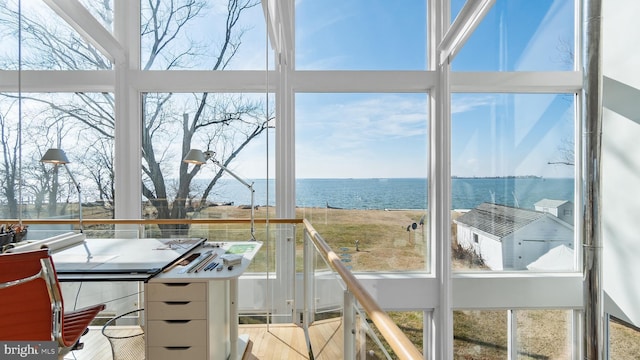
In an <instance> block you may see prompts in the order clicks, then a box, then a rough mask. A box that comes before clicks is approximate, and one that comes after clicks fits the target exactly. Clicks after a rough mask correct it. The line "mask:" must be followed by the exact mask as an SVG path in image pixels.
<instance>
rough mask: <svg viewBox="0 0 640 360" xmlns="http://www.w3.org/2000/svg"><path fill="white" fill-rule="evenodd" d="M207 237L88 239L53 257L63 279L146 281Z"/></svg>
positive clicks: (57, 271)
mask: <svg viewBox="0 0 640 360" xmlns="http://www.w3.org/2000/svg"><path fill="white" fill-rule="evenodd" d="M205 241H206V239H202V238H197V239H194V238H184V239H86V240H85V242H84V244H82V243H81V244H78V245H76V246H73V247H71V248H68V249H65V250H62V251H59V252H56V253H54V254H53V255H52V257H53V263H54V264H55V267H56V273H57V274H58V279H59V280H60V281H144V282H146V281H148V280H149V279H150V278H152V277H153V276H155V275H156V274H158V273H159V272H160V271H162V270H164V269H166V268H167V267H168V266H170V265H171V264H172V263H174V262H175V261H177V260H178V259H179V258H180V257H181V256H183V255H184V254H186V253H188V252H189V251H192V250H193V249H195V248H197V247H199V246H201V245H202V244H203V243H204V242H205ZM83 245H86V247H85V246H83ZM89 254H91V256H90V257H89V256H88V255H89Z"/></svg>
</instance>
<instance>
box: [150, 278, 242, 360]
mask: <svg viewBox="0 0 640 360" xmlns="http://www.w3.org/2000/svg"><path fill="white" fill-rule="evenodd" d="M178 280H179V281H178ZM228 299H229V289H228V283H227V282H226V281H215V280H213V281H206V280H205V281H202V280H200V281H198V280H194V281H190V282H185V281H184V279H177V280H175V281H170V279H151V280H150V281H149V282H148V283H147V284H145V310H146V330H145V331H146V347H147V359H149V360H165V359H172V360H173V359H193V360H198V359H203V360H204V359H226V358H227V357H228V356H229V349H230V331H229V330H230V326H234V325H231V324H230V319H229V312H230V311H229V301H228ZM236 321H237V320H236ZM236 326H237V325H236Z"/></svg>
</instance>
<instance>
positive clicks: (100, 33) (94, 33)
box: [43, 0, 125, 63]
mask: <svg viewBox="0 0 640 360" xmlns="http://www.w3.org/2000/svg"><path fill="white" fill-rule="evenodd" d="M43 1H44V3H45V4H47V6H49V7H50V8H51V9H52V10H53V11H55V13H56V14H58V16H60V17H61V18H62V19H63V20H64V21H66V22H67V23H68V24H69V25H70V26H71V27H72V28H73V29H75V30H76V31H77V32H78V34H80V36H82V37H83V38H84V39H85V40H86V41H88V42H89V43H91V45H93V46H94V47H95V48H96V49H98V50H99V51H100V52H102V54H104V56H106V57H107V58H108V59H109V60H111V62H113V63H119V62H122V61H124V59H125V56H124V49H123V48H122V46H121V45H120V43H119V42H118V40H117V39H116V38H115V37H114V36H113V35H112V34H111V33H110V32H109V31H108V30H107V29H105V28H104V26H102V24H100V22H98V20H96V19H95V18H94V17H93V15H91V13H90V12H89V10H87V9H86V8H85V7H84V6H83V5H82V4H81V3H80V2H79V1H78V0H43Z"/></svg>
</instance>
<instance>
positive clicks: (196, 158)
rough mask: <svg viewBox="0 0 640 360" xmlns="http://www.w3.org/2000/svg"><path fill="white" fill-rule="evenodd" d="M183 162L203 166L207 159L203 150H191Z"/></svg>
mask: <svg viewBox="0 0 640 360" xmlns="http://www.w3.org/2000/svg"><path fill="white" fill-rule="evenodd" d="M182 161H184V162H186V163H189V164H196V165H202V164H204V163H206V162H207V159H206V158H205V157H204V153H203V152H202V150H198V149H191V150H189V152H188V153H187V156H185V157H184V159H183V160H182Z"/></svg>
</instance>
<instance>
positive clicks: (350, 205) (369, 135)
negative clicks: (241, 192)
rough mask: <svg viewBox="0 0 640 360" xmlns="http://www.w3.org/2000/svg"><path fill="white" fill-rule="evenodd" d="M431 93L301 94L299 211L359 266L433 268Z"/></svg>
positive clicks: (298, 105) (298, 102) (298, 110)
mask: <svg viewBox="0 0 640 360" xmlns="http://www.w3.org/2000/svg"><path fill="white" fill-rule="evenodd" d="M426 98H427V96H426V94H297V96H296V205H297V207H298V210H297V211H298V214H297V215H298V216H300V217H304V218H307V219H309V220H311V222H312V223H313V225H314V227H316V229H317V230H318V231H319V232H320V233H321V234H322V235H323V237H324V238H325V240H327V241H328V242H329V245H330V246H331V247H332V248H333V249H334V250H335V251H337V252H339V253H341V254H342V255H341V256H342V257H343V261H344V262H345V263H346V264H347V266H350V267H352V268H353V269H354V270H377V271H388V270H392V271H394V270H424V269H425V268H426V262H425V258H426V254H427V244H428V242H427V233H428V229H427V226H426V221H425V219H426V208H427V200H426V191H427V180H426V176H427V159H428V156H427V129H428V121H427V119H428V115H427V99H426ZM382 259H383V260H382Z"/></svg>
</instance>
